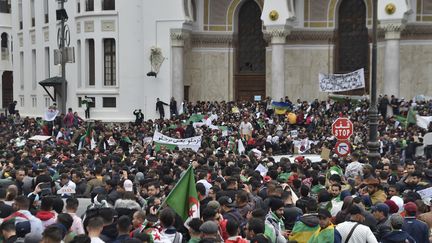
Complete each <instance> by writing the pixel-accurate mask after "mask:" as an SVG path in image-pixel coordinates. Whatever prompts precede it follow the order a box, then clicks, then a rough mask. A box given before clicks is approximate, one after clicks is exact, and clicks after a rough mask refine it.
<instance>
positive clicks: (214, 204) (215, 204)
mask: <svg viewBox="0 0 432 243" xmlns="http://www.w3.org/2000/svg"><path fill="white" fill-rule="evenodd" d="M207 207H210V208H213V209H216V210H217V209H219V208H220V203H219V202H218V201H210V202H208V203H207Z"/></svg>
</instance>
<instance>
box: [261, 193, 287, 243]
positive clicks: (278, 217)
mask: <svg viewBox="0 0 432 243" xmlns="http://www.w3.org/2000/svg"><path fill="white" fill-rule="evenodd" d="M283 214H284V203H283V201H282V200H281V199H279V198H272V200H271V201H270V211H269V212H268V214H267V216H266V217H265V223H266V225H268V226H271V227H272V235H271V236H270V239H272V242H286V237H287V236H288V233H287V231H285V223H284V221H283Z"/></svg>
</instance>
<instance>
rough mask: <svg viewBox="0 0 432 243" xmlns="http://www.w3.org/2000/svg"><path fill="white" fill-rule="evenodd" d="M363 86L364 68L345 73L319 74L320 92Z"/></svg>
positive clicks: (339, 90) (346, 89)
mask: <svg viewBox="0 0 432 243" xmlns="http://www.w3.org/2000/svg"><path fill="white" fill-rule="evenodd" d="M364 87H365V78H364V69H363V68H362V69H359V70H357V71H354V72H352V73H346V74H323V73H320V74H319V88H320V91H321V92H341V91H348V90H353V89H360V88H364Z"/></svg>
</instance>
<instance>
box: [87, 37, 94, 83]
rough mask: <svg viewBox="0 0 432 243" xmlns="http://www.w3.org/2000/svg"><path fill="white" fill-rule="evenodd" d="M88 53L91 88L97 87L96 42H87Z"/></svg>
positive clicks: (90, 40)
mask: <svg viewBox="0 0 432 243" xmlns="http://www.w3.org/2000/svg"><path fill="white" fill-rule="evenodd" d="M87 48H88V49H87V50H88V51H87V53H88V58H87V60H88V84H89V85H90V86H94V85H95V46H94V40H93V39H88V40H87Z"/></svg>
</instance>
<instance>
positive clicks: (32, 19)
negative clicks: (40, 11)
mask: <svg viewBox="0 0 432 243" xmlns="http://www.w3.org/2000/svg"><path fill="white" fill-rule="evenodd" d="M30 11H31V25H30V26H31V27H34V26H35V0H30Z"/></svg>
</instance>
